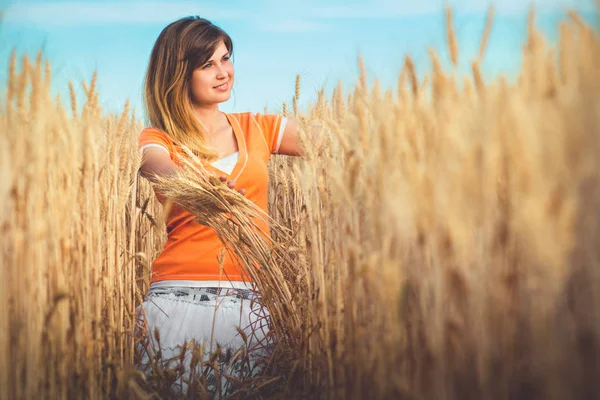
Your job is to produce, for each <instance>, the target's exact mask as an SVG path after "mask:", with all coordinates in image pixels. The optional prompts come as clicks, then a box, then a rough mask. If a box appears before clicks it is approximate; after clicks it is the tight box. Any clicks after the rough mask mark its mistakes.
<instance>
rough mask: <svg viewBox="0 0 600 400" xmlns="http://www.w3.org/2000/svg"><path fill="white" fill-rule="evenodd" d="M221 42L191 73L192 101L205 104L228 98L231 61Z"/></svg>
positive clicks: (229, 93)
mask: <svg viewBox="0 0 600 400" xmlns="http://www.w3.org/2000/svg"><path fill="white" fill-rule="evenodd" d="M229 56H230V54H229V51H228V50H227V47H226V46H225V44H224V43H223V42H221V44H219V46H217V49H216V50H215V52H214V54H213V55H212V57H211V58H210V59H209V60H208V61H207V62H206V63H205V64H204V65H201V66H200V67H199V68H196V69H195V70H194V72H193V74H192V82H191V91H192V93H191V96H192V102H193V103H194V104H195V105H198V106H207V105H212V104H218V103H222V102H224V101H227V100H229V96H231V88H232V87H233V63H232V62H231V60H230V59H229Z"/></svg>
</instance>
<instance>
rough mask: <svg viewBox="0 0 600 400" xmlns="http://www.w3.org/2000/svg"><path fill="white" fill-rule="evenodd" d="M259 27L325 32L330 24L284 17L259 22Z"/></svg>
mask: <svg viewBox="0 0 600 400" xmlns="http://www.w3.org/2000/svg"><path fill="white" fill-rule="evenodd" d="M259 28H260V29H262V30H265V31H270V32H326V31H330V30H332V26H331V25H329V24H325V23H322V22H315V21H310V20H303V19H284V20H281V21H277V22H272V23H266V24H265V23H261V24H260V25H259Z"/></svg>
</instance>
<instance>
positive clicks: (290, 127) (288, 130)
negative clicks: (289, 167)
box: [277, 118, 322, 156]
mask: <svg viewBox="0 0 600 400" xmlns="http://www.w3.org/2000/svg"><path fill="white" fill-rule="evenodd" d="M319 133H320V126H319V125H316V124H315V125H312V126H311V132H310V137H311V139H312V141H311V143H312V144H314V145H316V146H317V147H320V146H321V144H322V138H321V137H320V134H319ZM277 154H283V155H286V156H303V155H304V151H303V149H302V144H301V143H300V138H299V137H298V122H297V121H295V120H293V119H291V118H289V119H288V121H287V124H286V125H285V129H284V130H283V137H282V138H281V144H280V145H279V151H278V152H277Z"/></svg>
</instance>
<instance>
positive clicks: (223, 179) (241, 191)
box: [219, 175, 246, 196]
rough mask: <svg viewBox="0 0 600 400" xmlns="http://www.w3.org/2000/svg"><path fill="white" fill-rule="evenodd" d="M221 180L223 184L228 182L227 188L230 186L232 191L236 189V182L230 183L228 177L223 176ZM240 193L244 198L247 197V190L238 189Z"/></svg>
mask: <svg viewBox="0 0 600 400" xmlns="http://www.w3.org/2000/svg"><path fill="white" fill-rule="evenodd" d="M219 179H220V180H221V182H227V186H229V187H230V188H231V189H234V188H235V181H228V180H227V176H226V175H221V176H220V177H219ZM238 193H239V194H241V195H242V196H245V195H246V189H238Z"/></svg>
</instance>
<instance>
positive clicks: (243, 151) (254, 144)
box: [138, 113, 285, 282]
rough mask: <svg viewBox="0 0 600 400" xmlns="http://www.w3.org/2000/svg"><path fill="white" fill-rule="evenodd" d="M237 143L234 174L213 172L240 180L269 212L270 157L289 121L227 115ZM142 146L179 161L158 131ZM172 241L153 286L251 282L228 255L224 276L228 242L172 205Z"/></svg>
mask: <svg viewBox="0 0 600 400" xmlns="http://www.w3.org/2000/svg"><path fill="white" fill-rule="evenodd" d="M225 115H226V116H227V119H228V121H229V123H230V125H231V126H232V128H233V132H234V134H235V137H236V139H237V143H238V148H239V158H238V161H237V164H236V165H235V167H234V168H233V171H231V174H228V173H226V172H223V171H220V170H219V169H217V168H216V167H213V166H212V165H210V166H207V169H208V170H209V171H211V172H215V173H216V174H218V175H226V176H227V178H228V180H235V181H236V188H239V189H241V188H244V189H246V198H248V199H249V200H251V201H253V202H254V203H255V204H256V205H258V206H259V207H260V208H261V209H262V210H263V211H264V212H268V193H267V191H268V186H269V172H268V168H267V164H268V161H269V159H270V157H271V154H274V153H277V151H278V150H279V144H280V143H281V137H282V135H283V129H284V127H285V122H284V120H285V118H283V117H282V116H280V115H261V114H252V113H241V114H225ZM138 144H139V148H140V149H142V150H143V149H144V148H147V147H157V146H159V147H161V148H164V149H165V150H166V151H168V152H169V154H170V156H171V159H172V160H173V161H175V162H177V160H176V157H177V154H180V153H181V149H179V148H178V147H177V146H176V145H175V144H174V143H173V141H172V140H171V139H170V138H169V136H168V135H167V134H166V133H164V132H162V131H160V130H158V129H154V128H146V129H144V130H143V131H142V133H141V134H140V136H139V141H138ZM257 224H258V226H259V227H260V228H261V229H262V230H263V231H264V232H267V233H269V226H268V224H267V223H264V222H262V221H257ZM166 228H167V242H166V243H165V247H164V249H163V251H162V252H161V254H160V255H159V256H158V257H157V258H156V260H154V263H153V265H152V282H158V281H164V280H197V281H207V280H211V281H212V280H230V281H246V282H248V281H250V278H249V277H248V276H246V275H243V274H242V272H241V271H240V269H239V267H238V266H237V265H236V264H235V262H234V260H233V258H232V256H231V255H230V254H229V252H228V251H225V254H224V262H223V273H222V274H221V273H220V265H219V261H218V260H217V257H219V256H220V254H221V251H222V249H223V247H224V246H223V244H222V243H221V241H220V240H219V238H218V237H217V234H216V232H215V231H214V229H212V228H209V227H207V226H204V225H201V224H199V223H198V222H196V221H195V219H194V216H193V215H192V214H190V213H189V212H187V211H185V210H183V209H182V208H180V207H177V206H173V208H172V209H171V212H170V213H169V215H168V217H167V221H166Z"/></svg>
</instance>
